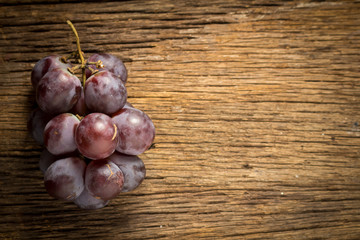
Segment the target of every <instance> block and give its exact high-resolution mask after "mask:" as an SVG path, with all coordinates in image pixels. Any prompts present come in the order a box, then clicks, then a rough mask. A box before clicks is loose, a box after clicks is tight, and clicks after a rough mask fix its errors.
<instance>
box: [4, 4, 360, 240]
mask: <svg viewBox="0 0 360 240" xmlns="http://www.w3.org/2000/svg"><path fill="white" fill-rule="evenodd" d="M359 14H360V2H359V1H333V2H328V1H260V0H256V1H251V2H249V1H225V2H224V1H212V0H211V1H197V2H195V1H192V2H191V1H181V2H172V1H162V0H158V1H155V0H151V1H146V2H143V1H124V2H115V1H104V2H100V3H98V2H95V1H90V2H88V3H78V2H76V1H65V2H63V3H60V2H59V1H56V0H53V1H49V2H48V1H23V2H21V3H20V2H18V1H14V2H6V3H3V5H2V6H1V7H0V20H1V25H2V27H1V38H0V46H1V48H0V49H1V50H0V51H1V52H0V54H1V55H0V56H1V58H0V59H1V63H2V64H0V76H1V81H0V106H1V107H0V135H1V136H2V137H1V138H0V156H1V158H0V162H1V167H0V176H1V177H0V186H1V187H0V195H1V200H0V201H1V206H2V208H1V212H0V216H1V220H0V224H1V225H0V226H1V227H0V229H1V230H0V238H3V239H26V238H37V239H49V238H51V239H55V238H59V239H64V238H67V239H78V238H93V239H118V238H119V239H201V238H204V239H358V238H359V236H360V209H359V204H360V181H359V176H360V164H359V161H358V159H359V155H360V148H359V146H360V138H359V137H360V127H359V121H360V118H359V117H360V115H359V112H360V111H359V110H360V104H359V102H360V95H359V91H360V84H359V81H358V80H359V77H360V73H359V63H360V51H359V50H360V28H359V26H360V18H359V17H358V16H359ZM66 19H71V20H72V21H73V23H74V25H75V27H76V28H77V30H78V32H79V35H80V38H81V44H82V49H83V51H84V52H85V53H86V54H87V56H89V55H90V54H91V53H94V52H109V53H112V54H114V55H116V56H118V57H120V58H121V59H123V60H124V62H125V64H126V66H127V68H128V71H129V79H128V83H127V89H128V93H129V101H130V102H131V103H133V105H134V106H135V107H137V108H139V109H142V110H144V111H145V112H146V113H147V114H148V115H149V116H150V117H151V118H152V119H153V121H154V124H155V126H156V131H157V135H156V139H155V143H156V147H155V148H154V149H151V150H149V151H148V152H146V153H144V154H142V155H141V156H140V157H141V158H142V159H143V160H144V162H145V165H146V169H147V177H146V179H145V181H144V183H143V184H142V185H141V186H140V187H139V188H138V189H137V190H135V191H133V192H130V193H126V194H122V195H121V196H119V197H118V198H116V199H115V200H113V201H111V203H110V204H109V206H108V207H106V208H104V209H101V210H97V211H84V210H79V209H78V208H77V207H76V206H75V205H74V204H72V203H66V202H61V201H58V200H54V199H52V198H51V197H49V196H48V195H47V193H46V191H45V189H44V187H43V181H42V174H41V172H40V171H39V170H38V165H37V164H38V158H39V155H40V153H41V150H42V148H41V147H40V146H38V145H36V143H35V142H34V141H33V140H32V139H31V137H30V136H29V133H28V131H27V129H26V119H27V117H28V115H29V113H30V111H31V110H32V109H33V108H34V106H35V104H34V96H33V90H32V87H31V83H30V79H29V77H30V72H31V69H32V67H33V66H34V64H35V63H36V61H38V60H39V59H40V58H42V57H44V56H47V55H50V54H53V53H57V54H64V55H65V54H67V53H69V52H71V51H73V50H75V44H74V42H75V39H74V36H73V35H72V33H71V31H70V30H69V27H68V26H67V25H66V23H65V20H66Z"/></svg>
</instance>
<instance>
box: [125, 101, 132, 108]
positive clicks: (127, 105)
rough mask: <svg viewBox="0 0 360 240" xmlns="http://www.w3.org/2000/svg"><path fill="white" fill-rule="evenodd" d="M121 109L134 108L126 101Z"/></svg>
mask: <svg viewBox="0 0 360 240" xmlns="http://www.w3.org/2000/svg"><path fill="white" fill-rule="evenodd" d="M123 108H134V106H133V105H132V104H131V103H129V102H128V101H126V103H125V105H124V107H123Z"/></svg>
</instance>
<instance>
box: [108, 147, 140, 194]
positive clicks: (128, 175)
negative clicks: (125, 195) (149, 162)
mask: <svg viewBox="0 0 360 240" xmlns="http://www.w3.org/2000/svg"><path fill="white" fill-rule="evenodd" d="M107 160H109V161H111V162H113V163H115V164H116V165H117V166H118V167H119V168H120V169H121V171H122V172H123V174H124V186H123V188H122V190H121V192H130V191H132V190H134V189H136V188H137V187H138V186H139V185H140V184H141V183H142V181H143V180H144V178H145V176H146V169H145V164H144V162H143V161H142V160H141V158H139V157H138V156H131V155H125V154H121V153H118V152H116V151H115V152H114V153H113V154H112V155H111V156H110V157H108V158H107Z"/></svg>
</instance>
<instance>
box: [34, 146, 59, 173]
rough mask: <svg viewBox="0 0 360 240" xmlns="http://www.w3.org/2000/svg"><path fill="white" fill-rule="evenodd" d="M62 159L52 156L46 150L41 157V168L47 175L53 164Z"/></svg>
mask: <svg viewBox="0 0 360 240" xmlns="http://www.w3.org/2000/svg"><path fill="white" fill-rule="evenodd" d="M61 158H62V157H59V156H55V155H53V154H51V153H50V152H49V151H48V150H47V149H46V148H45V149H44V150H43V151H42V153H41V155H40V161H39V168H40V170H41V171H42V172H43V173H45V172H46V170H47V169H48V167H49V166H50V165H51V164H53V163H54V162H55V161H56V160H59V159H61Z"/></svg>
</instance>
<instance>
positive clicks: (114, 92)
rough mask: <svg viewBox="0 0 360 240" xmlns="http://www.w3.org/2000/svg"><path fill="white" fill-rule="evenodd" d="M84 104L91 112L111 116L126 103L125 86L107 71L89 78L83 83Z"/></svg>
mask: <svg viewBox="0 0 360 240" xmlns="http://www.w3.org/2000/svg"><path fill="white" fill-rule="evenodd" d="M84 93H85V103H86V106H87V107H88V108H89V109H90V110H92V111H93V112H101V113H105V114H112V113H114V112H116V111H118V110H120V109H121V108H122V107H123V106H124V105H125V103H126V98H127V91H126V87H125V85H124V84H123V83H122V82H121V81H120V80H117V77H116V76H115V75H114V74H112V73H111V72H109V71H106V70H104V71H101V72H98V73H96V74H94V75H93V76H91V77H90V78H89V79H88V80H87V81H86V83H85V91H84Z"/></svg>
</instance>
